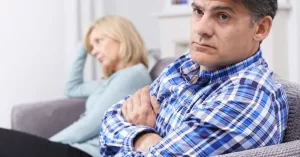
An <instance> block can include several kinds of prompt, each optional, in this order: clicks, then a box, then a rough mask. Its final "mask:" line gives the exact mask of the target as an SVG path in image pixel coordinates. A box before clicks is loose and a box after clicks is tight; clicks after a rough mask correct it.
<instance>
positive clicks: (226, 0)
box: [193, 0, 236, 7]
mask: <svg viewBox="0 0 300 157" xmlns="http://www.w3.org/2000/svg"><path fill="white" fill-rule="evenodd" d="M193 3H194V4H196V5H201V6H202V7H209V6H212V5H224V6H232V7H234V6H235V5H236V2H234V1H233V0H193Z"/></svg>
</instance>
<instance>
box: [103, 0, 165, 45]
mask: <svg viewBox="0 0 300 157" xmlns="http://www.w3.org/2000/svg"><path fill="white" fill-rule="evenodd" d="M104 6H105V7H104V14H116V15H121V16H124V17H127V18H128V19H129V20H131V21H132V23H133V24H134V25H135V26H136V28H137V30H138V31H139V33H140V34H141V36H142V38H143V39H144V41H145V43H146V47H147V48H148V49H156V48H160V40H159V26H158V19H157V18H156V16H153V13H157V12H160V11H162V10H163V8H164V2H162V0H107V1H104Z"/></svg>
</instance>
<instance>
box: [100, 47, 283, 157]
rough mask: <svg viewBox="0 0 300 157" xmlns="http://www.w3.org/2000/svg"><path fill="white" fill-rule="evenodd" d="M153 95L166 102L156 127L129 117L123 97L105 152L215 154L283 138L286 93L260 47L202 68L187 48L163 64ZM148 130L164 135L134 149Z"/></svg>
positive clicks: (104, 138)
mask: <svg viewBox="0 0 300 157" xmlns="http://www.w3.org/2000/svg"><path fill="white" fill-rule="evenodd" d="M150 95H154V96H156V97H157V100H158V101H159V102H160V103H161V107H160V110H159V113H158V115H157V117H156V126H155V128H150V127H146V126H135V125H133V124H131V123H129V122H127V121H126V120H125V119H124V117H123V116H122V113H121V106H122V104H123V102H124V100H125V99H124V100H122V101H120V102H119V103H118V104H115V105H114V106H113V107H111V108H110V109H109V110H108V111H107V112H106V114H105V117H104V119H103V124H102V128H101V132H100V153H101V154H102V155H104V156H114V155H116V156H213V155H218V154H226V153H230V152H236V151H242V150H246V149H253V148H257V147H263V146H269V145H274V144H279V143H281V142H282V139H283V135H284V130H285V128H286V123H287V118H288V108H289V107H288V102H287V97H286V93H285V91H284V89H283V87H282V86H281V85H280V84H279V83H278V82H277V81H276V80H274V79H273V78H272V71H271V70H270V69H268V66H267V64H266V63H265V61H264V59H263V58H262V52H261V51H258V52H257V53H256V54H255V55H254V56H252V57H250V58H248V59H246V60H244V61H242V62H240V63H238V64H235V65H232V66H228V67H226V68H224V69H221V70H218V71H200V65H199V64H197V63H195V62H193V61H192V60H191V56H190V54H188V53H187V54H185V55H183V56H182V57H180V58H179V59H177V60H176V61H175V62H174V63H172V64H171V65H169V66H168V68H166V69H164V71H163V72H162V73H161V74H160V76H159V77H158V78H157V79H156V80H155V81H154V82H153V83H152V84H151V86H150ZM147 132H152V133H157V134H158V135H160V136H161V137H162V138H163V139H162V141H160V142H159V143H158V144H156V145H154V146H153V147H150V148H149V150H148V152H146V153H142V152H136V151H134V147H133V140H134V138H135V137H136V136H137V135H138V134H140V133H147Z"/></svg>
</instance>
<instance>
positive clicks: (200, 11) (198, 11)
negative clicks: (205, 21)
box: [193, 9, 203, 15]
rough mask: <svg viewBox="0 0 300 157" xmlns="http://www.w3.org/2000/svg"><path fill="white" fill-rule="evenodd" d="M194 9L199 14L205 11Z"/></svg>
mask: <svg viewBox="0 0 300 157" xmlns="http://www.w3.org/2000/svg"><path fill="white" fill-rule="evenodd" d="M193 11H194V13H196V14H198V15H202V14H203V11H202V10H199V9H194V10H193Z"/></svg>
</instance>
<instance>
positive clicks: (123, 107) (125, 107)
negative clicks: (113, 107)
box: [121, 100, 127, 119]
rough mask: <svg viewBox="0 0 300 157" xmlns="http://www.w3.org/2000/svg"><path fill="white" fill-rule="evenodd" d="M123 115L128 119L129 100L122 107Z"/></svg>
mask: <svg viewBox="0 0 300 157" xmlns="http://www.w3.org/2000/svg"><path fill="white" fill-rule="evenodd" d="M121 110H122V114H123V116H124V117H125V119H127V100H126V101H125V102H124V103H123V105H122V109H121Z"/></svg>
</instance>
